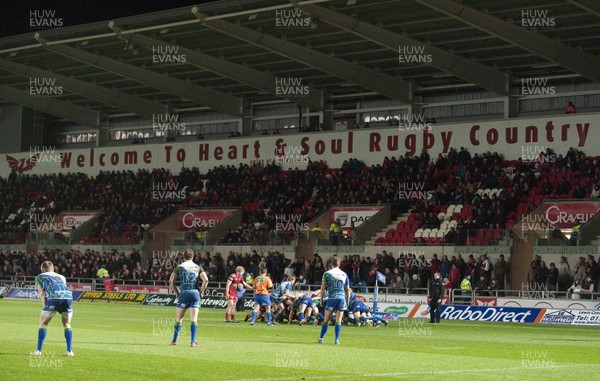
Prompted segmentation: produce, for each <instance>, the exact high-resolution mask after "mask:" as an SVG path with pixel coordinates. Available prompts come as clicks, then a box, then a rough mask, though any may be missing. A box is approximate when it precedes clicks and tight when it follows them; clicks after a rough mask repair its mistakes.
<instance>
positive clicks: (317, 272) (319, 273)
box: [312, 261, 325, 284]
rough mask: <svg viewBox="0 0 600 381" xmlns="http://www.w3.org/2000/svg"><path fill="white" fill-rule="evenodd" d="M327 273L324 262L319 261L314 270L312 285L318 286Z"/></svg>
mask: <svg viewBox="0 0 600 381" xmlns="http://www.w3.org/2000/svg"><path fill="white" fill-rule="evenodd" d="M324 273H325V268H324V267H323V262H322V261H318V262H316V264H315V265H314V267H313V269H312V284H318V283H319V282H320V281H321V279H323V274H324Z"/></svg>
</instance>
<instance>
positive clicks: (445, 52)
mask: <svg viewBox="0 0 600 381" xmlns="http://www.w3.org/2000/svg"><path fill="white" fill-rule="evenodd" d="M243 3H244V5H243V6H240V4H241V2H239V1H237V0H222V1H217V2H212V3H208V4H203V5H198V6H196V7H195V8H194V9H192V7H184V8H178V9H173V10H168V11H161V12H155V13H150V14H142V15H138V16H133V17H127V18H122V19H117V20H114V23H113V24H112V25H111V26H112V27H111V26H109V23H108V22H106V21H102V22H97V23H92V24H86V25H80V26H73V27H65V28H59V29H49V30H41V31H39V32H38V34H36V33H35V31H33V30H32V31H31V32H30V33H26V34H22V35H18V36H12V37H7V38H3V39H0V84H1V85H2V87H0V98H3V99H4V100H0V106H1V105H5V104H8V103H20V104H24V105H27V106H29V107H33V108H38V109H46V112H49V113H53V112H56V110H57V109H59V108H62V107H63V105H64V104H65V103H68V104H70V105H75V106H82V107H85V108H87V109H90V108H91V109H93V110H97V111H99V113H100V114H99V115H100V117H101V118H102V117H106V116H115V115H119V114H123V113H124V112H125V113H132V114H137V115H140V116H142V117H145V118H148V119H150V118H151V115H152V114H155V113H162V112H165V111H166V110H173V111H175V110H178V111H181V110H185V109H186V108H192V107H208V108H212V109H216V110H219V111H222V112H224V113H225V114H229V115H233V116H244V115H246V114H245V113H246V111H245V110H247V104H248V102H253V103H257V102H258V103H260V102H272V101H275V100H279V99H282V98H283V96H282V95H281V94H280V93H281V92H280V91H278V89H277V88H276V82H275V79H276V78H299V79H301V81H302V85H308V86H311V87H310V89H311V91H310V93H309V95H308V96H307V97H302V98H295V100H294V101H295V102H296V103H300V104H303V105H305V106H309V107H310V108H311V109H313V110H319V109H324V108H328V109H330V108H339V107H341V104H342V103H343V102H348V103H349V104H352V103H353V102H356V101H357V100H358V99H365V98H368V97H371V96H381V95H384V96H386V97H388V98H391V99H396V100H400V101H402V102H403V103H413V102H419V98H418V96H419V95H422V94H426V93H431V92H434V91H435V92H438V93H440V92H441V93H443V92H455V91H457V90H458V91H466V90H468V89H477V88H479V89H485V90H489V91H490V92H492V93H496V94H504V95H507V94H509V93H511V94H514V91H512V90H511V87H513V88H514V87H516V86H518V81H519V80H520V79H521V78H531V77H544V78H554V79H556V80H559V81H564V82H567V83H572V82H579V81H588V80H593V81H600V71H599V70H598V67H600V58H599V57H598V52H599V50H600V32H599V31H600V28H599V27H598V26H599V24H600V5H599V3H598V2H597V1H594V0H536V1H523V0H504V1H501V2H499V1H496V0H463V1H462V2H460V3H459V2H455V1H452V0H381V1H379V0H369V1H366V0H312V1H298V2H296V1H288V0H247V1H244V2H243ZM292 3H294V4H292ZM294 5H295V6H296V8H294ZM295 9H302V10H303V11H304V12H306V13H304V14H302V15H299V14H297V13H295V12H294V10H295ZM282 11H283V12H282ZM546 12H547V13H546ZM308 15H310V16H308ZM303 20H308V21H307V22H306V23H305V22H304V21H303ZM165 43H166V44H169V43H171V44H174V45H176V46H177V47H179V49H180V50H177V51H176V52H175V51H174V50H170V51H169V50H168V49H166V48H165V46H164V44H165ZM423 46H424V47H425V50H424V51H422V52H420V53H419V51H418V49H419V47H423ZM415 47H417V51H415V50H413V49H414V48H415ZM153 49H154V52H153ZM183 49H187V50H183ZM403 49H408V50H403ZM411 52H412V54H416V55H421V56H422V57H426V56H428V55H431V58H432V59H431V62H430V63H428V62H425V63H424V64H422V65H417V66H411V65H408V64H407V63H405V62H400V59H401V58H400V55H399V54H407V53H408V54H410V53H411ZM178 54H183V55H185V57H186V58H185V61H186V62H185V63H182V62H178V63H177V62H176V63H175V64H172V65H165V64H164V63H163V62H164V59H165V57H166V56H169V57H170V58H168V57H167V58H166V59H167V60H172V59H174V57H175V56H177V55H178ZM158 56H160V57H162V58H158V61H159V62H156V61H157V57H158ZM178 57H179V58H178V59H179V60H181V56H178ZM35 69H39V70H42V71H39V70H35ZM49 73H50V74H49ZM44 76H55V77H57V78H58V79H59V82H61V81H62V82H61V83H63V86H64V87H65V94H64V95H63V96H62V97H60V101H62V102H64V103H53V104H49V103H45V104H43V102H44V98H42V97H37V98H36V97H31V96H30V93H29V91H28V89H29V86H30V82H29V81H30V78H32V77H44ZM60 76H64V78H62V77H60ZM73 80H79V81H73ZM176 80H179V81H176ZM510 84H512V86H511V85H510ZM192 85H194V86H192ZM98 86H99V87H98ZM15 89H16V90H20V91H14V90H15ZM329 100H335V102H334V103H331V102H328V101H329ZM83 111H84V110H83V109H81V108H77V107H75V108H70V107H67V106H65V107H64V110H62V109H61V112H62V114H60V115H61V116H62V117H64V118H65V119H71V120H74V119H73V118H70V117H69V116H70V115H73V116H81V114H82V113H83ZM79 120H80V119H79Z"/></svg>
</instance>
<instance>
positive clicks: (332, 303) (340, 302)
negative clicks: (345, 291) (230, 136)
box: [325, 299, 348, 312]
mask: <svg viewBox="0 0 600 381" xmlns="http://www.w3.org/2000/svg"><path fill="white" fill-rule="evenodd" d="M347 309H348V306H347V305H346V299H327V301H326V302H325V310H326V311H329V312H334V311H346V310H347Z"/></svg>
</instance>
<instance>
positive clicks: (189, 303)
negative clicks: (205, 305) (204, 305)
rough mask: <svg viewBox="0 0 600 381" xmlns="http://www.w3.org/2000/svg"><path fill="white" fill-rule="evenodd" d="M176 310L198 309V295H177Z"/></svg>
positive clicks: (186, 293)
mask: <svg viewBox="0 0 600 381" xmlns="http://www.w3.org/2000/svg"><path fill="white" fill-rule="evenodd" d="M177 308H200V294H199V293H197V292H184V293H183V294H179V301H178V302H177Z"/></svg>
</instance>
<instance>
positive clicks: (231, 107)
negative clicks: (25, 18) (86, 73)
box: [35, 33, 244, 117]
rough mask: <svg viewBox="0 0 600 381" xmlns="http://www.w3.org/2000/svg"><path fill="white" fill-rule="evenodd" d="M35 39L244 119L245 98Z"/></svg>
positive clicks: (54, 49) (72, 56)
mask: <svg viewBox="0 0 600 381" xmlns="http://www.w3.org/2000/svg"><path fill="white" fill-rule="evenodd" d="M35 38H36V39H37V40H38V41H39V42H40V43H41V44H42V46H43V47H44V48H45V49H46V50H49V51H51V52H53V53H56V54H60V55H62V56H65V57H67V58H70V59H73V60H76V61H80V62H83V63H86V64H89V65H92V66H96V67H98V68H100V69H102V70H105V71H109V72H111V73H114V74H117V75H120V76H123V77H126V78H130V79H132V80H134V81H137V82H140V83H143V84H146V85H148V86H151V87H155V88H157V89H160V90H162V91H165V92H167V93H171V94H174V95H177V96H180V97H182V98H186V99H189V100H190V101H192V102H195V103H198V104H201V105H204V106H208V107H211V108H213V109H215V110H219V111H222V112H225V113H227V114H229V115H233V116H238V117H241V116H243V112H244V100H243V99H242V98H238V97H235V96H233V95H229V94H225V93H223V92H220V91H216V90H213V89H209V88H207V87H203V86H199V85H195V84H193V83H188V82H185V81H182V80H180V79H177V78H173V77H169V76H168V75H164V74H159V73H156V72H154V71H151V70H147V69H142V68H139V67H137V66H133V65H130V64H126V63H123V62H119V61H116V60H113V59H110V58H106V57H103V56H100V55H97V54H93V53H89V52H86V51H83V50H80V49H75V48H72V47H70V46H65V45H58V44H57V45H50V44H48V43H47V42H48V41H46V40H44V39H42V38H40V36H39V34H38V33H36V34H35Z"/></svg>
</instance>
